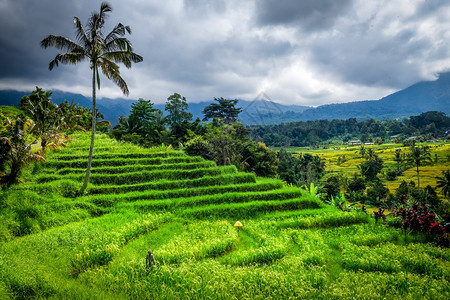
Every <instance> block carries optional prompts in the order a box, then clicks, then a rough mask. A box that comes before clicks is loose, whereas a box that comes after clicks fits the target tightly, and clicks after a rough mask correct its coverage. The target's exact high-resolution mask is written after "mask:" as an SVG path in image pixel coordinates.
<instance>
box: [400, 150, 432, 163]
mask: <svg viewBox="0 0 450 300" xmlns="http://www.w3.org/2000/svg"><path fill="white" fill-rule="evenodd" d="M410 150H411V152H410V153H409V154H408V156H407V157H406V162H407V163H409V164H414V165H415V166H423V165H425V164H427V163H430V162H432V159H431V154H430V149H429V148H428V147H427V146H423V147H416V146H412V147H411V149H410Z"/></svg>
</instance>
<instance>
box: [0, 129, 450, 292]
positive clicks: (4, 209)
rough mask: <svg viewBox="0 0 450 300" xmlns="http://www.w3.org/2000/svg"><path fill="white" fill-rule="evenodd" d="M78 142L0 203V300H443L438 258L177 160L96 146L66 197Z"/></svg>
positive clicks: (399, 236) (447, 264)
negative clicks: (87, 176)
mask: <svg viewBox="0 0 450 300" xmlns="http://www.w3.org/2000/svg"><path fill="white" fill-rule="evenodd" d="M88 144H89V137H88V135H79V136H77V138H76V139H74V140H73V141H72V142H70V146H69V147H68V148H66V149H63V150H59V151H55V152H51V153H48V156H47V163H45V164H43V165H36V166H34V167H33V168H32V169H31V170H30V174H29V175H28V176H29V178H30V179H31V180H30V182H28V183H26V184H23V185H21V186H18V187H15V188H13V189H11V190H9V191H6V192H3V193H2V195H1V198H0V201H1V202H0V218H1V220H2V222H0V298H2V299H3V298H5V299H7V298H77V299H121V298H124V299H129V298H145V299H154V298H157V299H185V298H187V299H204V298H209V299H237V298H248V299H286V298H320V299H330V298H361V299H377V298H390V299H392V298H406V299H420V298H423V297H425V298H429V299H448V298H450V285H449V280H450V251H449V250H448V249H440V248H438V247H436V246H433V245H431V244H424V243H422V241H423V236H417V235H408V236H405V235H404V234H403V233H402V231H401V230H399V229H395V228H392V227H385V226H383V225H381V224H374V222H373V220H372V219H371V218H370V217H369V216H367V215H365V214H362V213H356V212H352V213H345V212H341V211H338V210H335V209H334V208H333V207H330V206H327V205H325V204H323V203H322V202H321V201H320V200H318V199H316V198H312V197H311V196H309V195H308V194H307V193H304V192H303V191H302V190H300V189H298V188H293V187H287V186H285V185H284V184H283V183H282V182H281V181H279V180H274V179H264V178H256V177H255V176H254V175H253V174H249V173H241V172H238V171H237V170H236V168H235V167H233V166H225V167H218V166H216V165H215V164H214V163H213V162H210V161H205V160H203V159H202V158H200V157H189V156H187V155H185V154H184V153H183V152H181V151H175V150H172V149H169V148H165V147H161V148H154V149H142V148H138V147H136V146H133V145H129V144H122V143H118V142H116V141H113V140H110V139H109V138H107V137H106V136H102V135H99V136H98V137H97V141H96V148H95V154H94V160H93V168H92V175H91V180H90V184H89V186H88V194H87V195H86V196H83V197H74V196H75V193H76V190H77V189H78V188H79V187H80V186H81V182H82V179H83V176H84V167H85V164H86V161H87V153H88ZM237 220H240V221H241V222H242V224H243V227H242V228H241V229H238V228H235V227H233V224H234V223H235V222H236V221H237ZM149 249H151V250H152V251H153V255H154V258H155V260H156V265H155V266H153V267H147V266H146V259H145V258H146V254H147V251H148V250H149Z"/></svg>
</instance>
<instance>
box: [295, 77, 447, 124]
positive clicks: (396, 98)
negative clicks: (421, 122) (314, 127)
mask: <svg viewBox="0 0 450 300" xmlns="http://www.w3.org/2000/svg"><path fill="white" fill-rule="evenodd" d="M426 111H441V112H444V113H445V114H450V72H449V73H442V74H440V76H439V78H438V79H437V80H434V81H423V82H419V83H416V84H414V85H412V86H410V87H408V88H406V89H404V90H401V91H398V92H396V93H393V94H391V95H389V96H386V97H384V98H381V99H380V100H377V101H358V102H350V103H341V104H328V105H322V106H319V107H316V108H313V109H308V110H305V111H304V112H303V113H301V114H294V115H293V116H292V118H294V119H296V120H297V121H307V120H320V119H327V120H332V119H348V118H357V119H360V120H363V119H370V118H373V119H378V120H382V119H394V118H401V117H409V116H411V115H419V114H421V113H423V112H426Z"/></svg>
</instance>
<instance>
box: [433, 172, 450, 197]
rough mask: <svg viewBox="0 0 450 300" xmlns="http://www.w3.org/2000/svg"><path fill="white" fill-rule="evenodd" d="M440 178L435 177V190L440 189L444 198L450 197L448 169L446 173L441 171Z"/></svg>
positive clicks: (449, 174) (449, 173)
mask: <svg viewBox="0 0 450 300" xmlns="http://www.w3.org/2000/svg"><path fill="white" fill-rule="evenodd" d="M442 175H443V176H442V177H441V176H439V177H436V179H437V185H436V187H437V188H441V193H442V194H443V195H444V197H447V198H448V197H449V196H450V169H449V170H446V171H442Z"/></svg>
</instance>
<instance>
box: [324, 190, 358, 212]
mask: <svg viewBox="0 0 450 300" xmlns="http://www.w3.org/2000/svg"><path fill="white" fill-rule="evenodd" d="M327 203H328V204H330V205H333V206H335V207H336V208H338V209H340V210H342V211H350V210H352V209H355V205H356V204H358V203H359V202H352V203H347V199H346V198H345V195H344V193H342V194H341V196H340V197H339V196H336V197H333V196H331V199H330V200H329V201H327Z"/></svg>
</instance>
